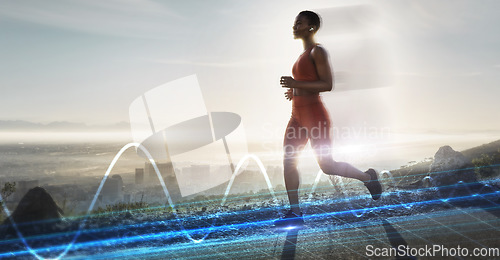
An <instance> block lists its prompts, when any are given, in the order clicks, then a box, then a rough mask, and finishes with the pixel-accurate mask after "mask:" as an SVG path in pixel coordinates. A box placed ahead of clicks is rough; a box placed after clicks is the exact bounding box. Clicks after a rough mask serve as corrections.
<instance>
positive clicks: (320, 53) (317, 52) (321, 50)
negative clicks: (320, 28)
mask: <svg viewBox="0 0 500 260" xmlns="http://www.w3.org/2000/svg"><path fill="white" fill-rule="evenodd" d="M311 55H312V56H313V57H314V58H316V57H327V56H328V51H327V50H326V48H325V47H324V46H323V45H321V44H319V43H318V44H316V45H315V46H314V47H313V48H312V50H311Z"/></svg>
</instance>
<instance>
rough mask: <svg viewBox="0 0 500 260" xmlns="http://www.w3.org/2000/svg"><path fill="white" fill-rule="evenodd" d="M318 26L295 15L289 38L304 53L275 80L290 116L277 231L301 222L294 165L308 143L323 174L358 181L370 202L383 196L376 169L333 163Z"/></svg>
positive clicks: (327, 75) (327, 79)
mask: <svg viewBox="0 0 500 260" xmlns="http://www.w3.org/2000/svg"><path fill="white" fill-rule="evenodd" d="M320 25H321V19H320V17H319V16H318V14H316V13H314V12H312V11H302V12H300V13H299V14H298V15H297V17H296V18H295V23H294V25H293V36H294V38H295V39H301V40H302V43H303V46H304V52H303V53H302V54H301V55H300V56H299V58H298V59H297V61H296V62H295V64H294V65H293V67H292V75H293V77H290V76H282V77H281V79H280V85H281V86H282V87H283V88H288V90H287V91H286V92H285V97H286V98H287V99H288V100H291V101H292V116H291V118H290V121H289V122H288V126H287V127H286V131H285V137H284V141H283V151H284V157H283V167H284V177H285V186H286V189H287V193H288V200H289V202H290V210H289V211H288V212H287V213H286V214H285V215H284V216H283V217H282V218H281V219H279V220H276V221H275V225H276V226H285V225H286V226H288V225H301V224H303V223H304V220H303V218H302V212H301V211H300V207H299V196H298V188H299V172H298V170H297V162H298V159H299V155H300V152H301V151H302V150H303V148H304V146H305V145H306V143H307V141H308V140H311V147H312V148H313V150H314V153H315V156H316V160H317V161H318V164H319V166H320V168H321V170H322V171H323V172H324V173H326V174H328V175H339V176H342V177H347V178H354V179H357V180H360V181H362V182H363V183H364V185H365V186H366V187H367V188H368V190H369V192H370V193H371V195H372V198H373V199H374V200H377V199H379V198H380V195H381V193H382V186H381V185H380V182H379V181H378V177H377V172H375V170H373V169H368V170H367V171H366V172H362V171H360V170H358V169H356V168H355V167H353V166H352V165H350V164H348V163H345V162H336V161H334V160H333V158H332V154H331V150H332V149H331V147H332V140H331V136H330V118H329V115H328V112H327V111H326V109H325V107H324V105H323V103H322V101H321V98H320V95H319V93H320V92H326V91H331V90H332V89H333V75H332V69H331V66H330V62H329V56H328V52H327V51H326V49H325V48H324V47H323V46H321V45H319V44H318V43H316V41H315V40H314V35H315V34H316V32H317V31H318V30H319V28H320Z"/></svg>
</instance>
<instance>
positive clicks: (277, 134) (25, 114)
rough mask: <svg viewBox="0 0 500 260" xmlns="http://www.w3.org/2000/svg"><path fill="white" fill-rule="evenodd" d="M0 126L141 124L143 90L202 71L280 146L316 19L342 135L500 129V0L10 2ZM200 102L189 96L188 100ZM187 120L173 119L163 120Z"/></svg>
mask: <svg viewBox="0 0 500 260" xmlns="http://www.w3.org/2000/svg"><path fill="white" fill-rule="evenodd" d="M1 6H2V8H1V9H0V57H2V58H1V61H0V88H1V91H2V95H1V96H0V104H1V105H0V120H26V121H31V122H38V123H49V122H52V121H69V122H77V123H86V124H90V125H92V124H112V123H116V122H121V121H125V122H128V121H129V114H128V112H129V106H130V104H131V103H132V101H133V100H134V99H136V98H137V97H140V96H141V95H142V94H143V93H145V92H147V91H148V90H151V89H153V88H155V87H156V86H159V85H162V84H164V83H167V82H170V81H173V80H176V79H179V78H182V77H185V76H189V75H193V74H196V75H197V77H198V80H199V83H200V89H201V91H202V94H203V98H204V100H205V105H206V107H207V110H208V111H229V112H234V113H237V114H239V115H240V116H241V117H242V122H243V124H244V126H245V130H246V132H247V135H248V138H250V139H252V140H261V141H262V140H264V141H266V140H272V141H273V142H275V141H276V140H278V141H281V140H282V134H283V133H282V132H283V129H284V127H285V126H286V123H287V121H288V120H289V118H290V110H291V103H290V102H289V101H287V100H286V99H285V98H284V95H283V92H284V90H283V89H282V88H281V86H280V85H279V78H280V76H282V75H290V74H291V66H292V65H293V63H294V61H295V59H296V58H297V57H298V55H300V53H301V52H302V50H303V47H302V43H301V42H300V41H298V40H294V39H293V37H292V29H291V27H292V25H293V22H294V18H295V16H296V15H297V13H298V12H300V11H301V10H313V11H317V12H318V13H319V14H320V15H321V16H322V19H323V25H322V28H321V29H320V31H319V32H318V34H317V37H316V39H317V40H318V42H320V43H322V44H323V45H324V46H325V48H326V49H327V50H328V51H329V54H330V59H331V63H332V67H333V70H334V75H335V90H334V91H333V92H330V93H324V94H323V101H324V103H325V105H326V107H327V109H328V111H329V113H330V115H331V118H332V122H333V124H334V125H336V126H337V127H346V129H348V128H350V129H358V128H365V129H367V128H368V129H385V128H390V129H391V130H393V131H400V132H404V131H415V132H426V131H449V132H461V131H465V132H476V133H479V132H482V131H496V132H499V131H500V120H499V119H500V113H498V97H500V88H499V83H500V51H499V50H498V46H500V34H498V33H497V31H498V28H499V26H500V15H499V11H498V10H500V2H498V1H495V0H492V1H488V0H483V1H480V2H478V1H462V0H458V1H457V0H453V1H451V0H443V1H380V0H376V1H359V0H358V1H293V0H292V1H260V0H257V1H153V0H143V1H137V0H123V1H118V0H110V1H100V0H99V1H97V0H66V1H38V0H25V1H17V0H1ZM185 102H187V103H189V102H190V101H189V100H185ZM175 112H176V111H166V112H165V116H168V114H169V113H175Z"/></svg>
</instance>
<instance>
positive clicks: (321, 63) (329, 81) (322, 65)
mask: <svg viewBox="0 0 500 260" xmlns="http://www.w3.org/2000/svg"><path fill="white" fill-rule="evenodd" d="M311 56H312V58H313V60H314V64H315V65H316V71H317V73H318V77H319V80H317V81H298V80H295V79H293V78H292V77H290V76H283V77H281V81H280V82H281V86H282V87H284V88H298V89H304V90H309V91H319V92H323V91H331V90H332V89H333V75H332V69H331V67H330V61H329V59H328V52H327V51H326V50H325V49H324V48H323V47H321V46H316V47H314V48H313V49H312V51H311Z"/></svg>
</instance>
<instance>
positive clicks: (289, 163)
mask: <svg viewBox="0 0 500 260" xmlns="http://www.w3.org/2000/svg"><path fill="white" fill-rule="evenodd" d="M307 139H308V138H307V131H306V130H305V128H304V127H301V126H300V124H299V122H298V121H297V119H295V118H294V117H292V118H290V121H289V122H288V126H287V127H286V131H285V138H284V141H283V151H284V156H283V171H284V177H285V187H286V190H287V193H288V200H289V201H290V208H291V210H292V211H293V212H294V213H295V214H297V215H298V214H300V207H299V194H298V189H299V184H300V183H299V171H298V170H297V163H298V159H299V155H300V153H301V151H302V150H303V149H304V146H305V145H306V143H307Z"/></svg>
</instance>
